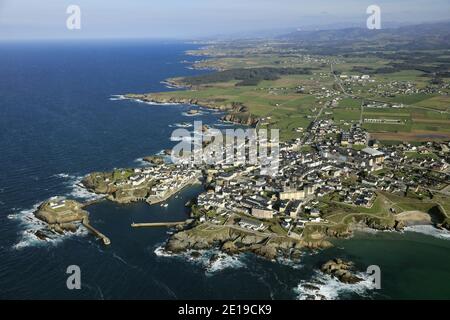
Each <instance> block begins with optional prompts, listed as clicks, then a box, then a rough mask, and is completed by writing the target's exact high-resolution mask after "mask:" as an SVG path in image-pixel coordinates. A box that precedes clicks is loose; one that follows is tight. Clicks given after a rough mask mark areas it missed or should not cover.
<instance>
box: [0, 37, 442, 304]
mask: <svg viewBox="0 0 450 320" xmlns="http://www.w3.org/2000/svg"><path fill="white" fill-rule="evenodd" d="M192 48H194V46H192V45H187V44H182V43H144V42H125V43H123V42H122V43H117V42H102V43H94V42H80V43H42V44H38V43H33V44H31V43H15V44H14V43H2V44H1V45H0V56H1V57H2V59H0V75H1V77H0V152H1V156H0V298H3V299H5V298H6V299H12V298H19V299H29V298H38V299H42V298H64V299H72V298H87V299H114V298H129V299H131V298H136V299H174V298H184V299H190V298H198V299H240V298H247V299H272V298H273V299H297V298H301V297H305V285H306V284H308V283H310V282H314V283H316V285H318V288H319V289H320V291H319V293H320V294H322V295H324V296H325V297H328V298H341V299H344V298H364V299H366V298H369V299H370V298H380V299H384V298H449V297H450V293H449V286H448V283H449V280H450V277H449V271H448V270H449V268H448V266H449V265H450V264H449V262H450V257H449V252H450V251H449V245H450V242H449V240H445V239H440V238H436V237H433V236H427V235H421V234H416V233H405V234H393V233H377V234H358V235H357V236H356V237H354V238H353V239H351V240H340V241H336V247H335V248H332V249H330V250H326V251H324V252H321V253H307V254H305V256H304V257H303V258H302V260H301V262H299V263H292V262H288V261H285V262H282V263H273V262H270V261H265V260H263V259H260V258H257V257H254V256H251V255H243V256H239V257H227V256H224V257H222V258H221V259H219V261H218V262H217V263H215V264H214V265H209V264H208V257H209V256H210V255H211V252H202V254H203V256H202V258H201V259H197V260H193V259H191V258H190V257H189V255H185V256H179V257H168V256H164V255H162V254H161V253H160V251H159V250H158V248H159V247H160V246H161V245H162V244H163V243H164V241H165V240H166V239H167V238H168V236H169V235H168V233H167V232H168V230H166V229H142V230H133V229H131V228H130V224H131V222H138V221H161V220H164V221H166V220H180V219H184V218H185V217H186V216H187V214H188V211H187V209H186V208H185V207H184V203H185V202H186V201H187V200H188V199H190V198H192V197H193V196H195V195H196V194H198V193H199V192H201V187H194V188H190V189H186V190H184V191H183V193H182V194H181V195H180V196H179V197H178V198H173V199H171V200H170V201H169V206H168V208H163V207H161V206H152V207H150V206H147V205H145V204H141V203H139V204H132V205H117V204H113V203H110V202H107V201H105V202H101V203H98V204H95V205H92V206H91V207H89V211H90V213H91V220H92V223H93V224H94V226H96V227H98V228H99V229H100V230H101V231H102V232H103V233H105V234H106V235H108V236H109V237H110V238H111V241H112V245H111V246H110V247H107V248H105V247H104V246H102V245H101V244H100V243H99V242H98V241H97V240H95V239H94V238H92V237H91V236H89V235H86V234H84V233H82V234H79V235H76V236H70V237H64V238H62V239H59V240H58V241H55V242H52V243H42V242H39V241H37V240H36V239H35V238H34V237H33V236H31V235H29V234H28V233H27V230H28V229H30V228H31V229H33V228H36V224H35V221H34V220H29V218H30V217H31V212H32V210H33V208H34V207H35V206H36V205H37V204H38V203H40V202H41V201H43V200H45V199H47V198H48V197H50V196H53V195H67V196H70V197H75V198H77V199H88V198H89V197H91V196H92V195H90V194H87V193H86V192H83V190H81V189H80V188H77V187H76V182H77V181H79V179H80V178H81V177H82V176H83V175H85V174H87V173H89V172H92V171H98V170H111V169H113V168H115V167H128V166H137V165H139V161H136V159H138V158H140V157H142V156H146V155H149V154H153V153H157V152H159V151H160V150H162V149H164V148H169V147H171V146H172V145H173V144H174V142H171V141H170V139H169V137H170V133H171V131H172V130H173V128H171V127H170V125H172V124H174V123H179V122H184V121H192V120H193V118H192V117H190V118H189V117H186V116H184V115H183V113H184V112H186V111H188V110H189V109H190V108H191V107H190V106H172V107H169V106H149V105H145V104H140V103H136V102H132V101H117V100H111V99H110V98H111V96H112V95H115V94H121V93H126V92H148V91H161V90H169V89H167V88H165V87H164V86H163V85H162V84H161V83H160V81H161V80H164V79H165V78H167V77H173V76H179V75H193V74H198V73H199V71H193V70H189V69H187V68H186V65H185V64H183V63H180V61H183V60H186V59H187V60H191V61H192V60H195V59H197V58H196V57H186V56H185V55H184V51H185V50H188V49H192ZM219 116H220V115H216V114H211V113H206V114H203V115H202V116H199V120H203V121H204V122H205V123H208V124H211V125H214V124H215V123H217V120H218V117H219ZM337 256H339V257H343V258H348V259H352V260H354V261H355V262H356V264H357V266H358V268H359V269H360V270H365V268H366V267H367V266H368V265H371V264H377V265H379V266H380V267H381V270H382V290H381V291H375V290H370V288H371V286H370V285H369V284H368V283H364V284H362V285H360V286H356V287H351V286H350V287H345V286H340V285H339V284H337V283H336V282H335V281H333V280H332V279H327V278H326V277H325V278H324V277H323V276H321V275H320V274H318V273H317V272H316V271H315V270H316V269H317V267H319V266H320V265H321V263H323V262H325V261H326V260H327V259H329V258H332V257H337ZM71 264H77V265H79V266H80V267H81V270H82V290H79V291H69V290H67V288H66V286H65V283H66V277H67V275H66V274H65V270H66V268H67V266H68V265H71ZM317 281H320V283H319V284H317ZM316 293H317V292H316Z"/></svg>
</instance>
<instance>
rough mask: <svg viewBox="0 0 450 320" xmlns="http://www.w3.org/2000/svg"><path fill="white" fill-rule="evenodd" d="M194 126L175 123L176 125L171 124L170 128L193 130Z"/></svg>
mask: <svg viewBox="0 0 450 320" xmlns="http://www.w3.org/2000/svg"><path fill="white" fill-rule="evenodd" d="M193 126H194V125H193V124H192V123H174V124H169V127H171V128H191V127H193Z"/></svg>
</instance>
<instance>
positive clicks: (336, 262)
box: [320, 259, 362, 284]
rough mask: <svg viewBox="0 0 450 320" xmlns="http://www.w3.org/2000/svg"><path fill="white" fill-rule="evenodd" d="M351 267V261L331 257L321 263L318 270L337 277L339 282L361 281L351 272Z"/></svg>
mask: <svg viewBox="0 0 450 320" xmlns="http://www.w3.org/2000/svg"><path fill="white" fill-rule="evenodd" d="M353 268H354V263H353V262H350V261H344V260H342V259H333V260H330V261H328V262H326V263H325V264H323V265H322V267H321V268H320V270H321V271H322V272H323V273H326V274H329V275H331V276H333V277H335V278H337V279H338V280H339V281H340V282H343V283H349V284H354V283H358V282H360V281H362V279H361V278H360V277H358V276H356V275H355V274H354V273H353V272H352V269H353Z"/></svg>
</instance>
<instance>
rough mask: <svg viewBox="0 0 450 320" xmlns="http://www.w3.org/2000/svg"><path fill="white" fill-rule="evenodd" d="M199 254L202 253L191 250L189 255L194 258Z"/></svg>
mask: <svg viewBox="0 0 450 320" xmlns="http://www.w3.org/2000/svg"><path fill="white" fill-rule="evenodd" d="M201 255H202V254H201V253H200V252H198V251H192V252H191V257H192V258H195V259H197V258H200V257H201Z"/></svg>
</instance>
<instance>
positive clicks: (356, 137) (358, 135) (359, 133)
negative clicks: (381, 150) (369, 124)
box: [340, 123, 369, 147]
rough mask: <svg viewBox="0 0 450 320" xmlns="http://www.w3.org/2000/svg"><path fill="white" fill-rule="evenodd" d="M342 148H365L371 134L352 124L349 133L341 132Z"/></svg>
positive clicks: (358, 125)
mask: <svg viewBox="0 0 450 320" xmlns="http://www.w3.org/2000/svg"><path fill="white" fill-rule="evenodd" d="M340 138H341V146H343V147H347V146H365V145H367V143H368V141H369V133H368V132H367V131H366V130H364V129H363V128H362V127H361V125H360V124H356V123H355V124H352V126H351V127H350V130H349V131H342V132H341V136H340Z"/></svg>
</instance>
